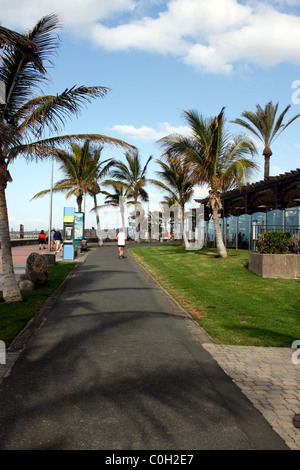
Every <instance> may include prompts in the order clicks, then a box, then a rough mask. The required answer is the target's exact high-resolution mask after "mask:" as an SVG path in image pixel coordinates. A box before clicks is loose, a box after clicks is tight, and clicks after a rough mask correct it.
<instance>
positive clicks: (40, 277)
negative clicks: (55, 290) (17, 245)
mask: <svg viewBox="0 0 300 470" xmlns="http://www.w3.org/2000/svg"><path fill="white" fill-rule="evenodd" d="M25 279H27V280H29V281H31V282H33V283H34V285H35V287H42V286H46V285H48V284H49V273H48V268H47V263H46V260H45V258H44V257H43V255H40V254H39V253H31V254H30V255H29V256H28V258H27V261H26V272H25V276H24V279H21V280H25Z"/></svg>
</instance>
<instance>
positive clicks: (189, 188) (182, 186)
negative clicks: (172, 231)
mask: <svg viewBox="0 0 300 470" xmlns="http://www.w3.org/2000/svg"><path fill="white" fill-rule="evenodd" d="M166 160H167V161H166V162H164V161H162V160H157V163H158V165H159V166H160V167H161V171H156V175H157V176H158V177H159V178H158V180H155V179H150V180H149V181H150V182H151V183H153V184H155V185H156V186H157V187H159V188H160V189H162V190H164V191H166V192H167V194H168V196H167V197H166V201H167V203H168V205H170V204H172V205H173V204H174V205H175V204H177V205H178V207H179V216H180V219H181V227H182V234H183V241H184V244H185V246H187V245H188V240H187V237H186V233H185V230H184V215H185V205H186V203H187V202H189V201H190V200H191V198H192V195H193V188H194V185H193V183H192V181H191V179H190V176H191V175H190V169H189V167H188V166H186V165H183V163H182V160H181V157H180V156H178V155H174V157H172V156H171V155H170V154H167V155H166Z"/></svg>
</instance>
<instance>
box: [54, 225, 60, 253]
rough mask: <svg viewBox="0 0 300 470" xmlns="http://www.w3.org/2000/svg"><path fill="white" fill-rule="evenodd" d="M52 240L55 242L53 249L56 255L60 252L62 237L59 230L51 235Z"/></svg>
mask: <svg viewBox="0 0 300 470" xmlns="http://www.w3.org/2000/svg"><path fill="white" fill-rule="evenodd" d="M53 238H54V241H55V249H56V253H58V252H59V251H62V244H61V243H62V237H61V233H60V230H59V229H57V230H56V231H55V233H54V235H53Z"/></svg>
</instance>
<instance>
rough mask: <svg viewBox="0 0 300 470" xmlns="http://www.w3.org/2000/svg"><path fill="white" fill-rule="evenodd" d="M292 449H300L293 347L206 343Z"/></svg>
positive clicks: (299, 370) (299, 377)
mask: <svg viewBox="0 0 300 470" xmlns="http://www.w3.org/2000/svg"><path fill="white" fill-rule="evenodd" d="M203 346H204V348H205V349H206V350H207V351H208V352H209V353H210V354H211V355H212V356H213V358H214V359H215V360H216V361H217V362H218V364H219V365H220V366H221V367H222V369H223V370H225V372H226V373H227V374H228V375H229V377H230V378H231V379H232V380H233V381H234V382H235V383H236V385H237V386H238V387H239V388H240V389H241V390H242V392H243V393H244V395H246V397H247V398H248V399H249V400H250V401H251V402H252V403H253V405H254V406H255V407H256V408H257V409H258V410H259V411H260V412H261V413H262V415H263V416H264V417H265V419H266V420H267V421H268V422H269V424H270V425H271V426H272V427H273V429H274V430H275V431H276V432H277V434H279V435H280V436H281V437H282V438H283V439H284V441H285V442H286V444H287V445H288V446H289V447H290V449H292V450H300V429H298V428H296V427H295V426H294V425H293V418H294V417H295V415H298V414H300V400H299V392H300V364H294V363H293V362H292V353H293V350H292V349H289V348H263V347H248V346H247V347H246V346H226V345H217V344H214V343H209V344H208V343H207V344H203Z"/></svg>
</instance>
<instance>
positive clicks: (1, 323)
mask: <svg viewBox="0 0 300 470" xmlns="http://www.w3.org/2000/svg"><path fill="white" fill-rule="evenodd" d="M75 266H76V263H74V262H63V263H57V264H56V266H48V272H49V275H50V283H49V286H48V287H41V288H38V289H35V290H33V291H22V297H23V302H18V303H11V304H9V303H5V302H4V301H3V300H2V298H1V296H0V340H2V341H4V343H5V345H6V347H7V346H8V345H9V344H10V343H11V341H12V340H13V339H14V338H15V336H16V335H17V334H18V333H19V332H20V331H21V330H22V328H23V327H24V326H25V325H26V324H27V323H28V321H29V320H30V319H31V318H32V316H33V315H34V314H35V313H36V312H38V310H39V309H40V308H41V306H42V304H43V303H44V302H45V301H46V300H47V299H48V297H50V295H51V294H53V293H54V292H55V290H56V289H57V288H58V286H59V285H60V284H61V283H62V281H63V280H64V279H65V278H66V276H67V275H68V274H69V273H70V272H71V271H72V270H73V269H74V267H75Z"/></svg>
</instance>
